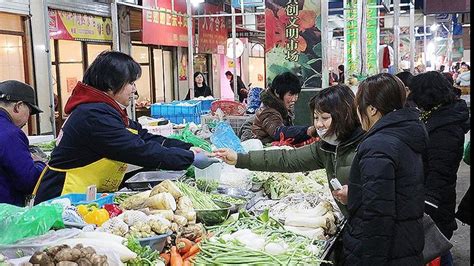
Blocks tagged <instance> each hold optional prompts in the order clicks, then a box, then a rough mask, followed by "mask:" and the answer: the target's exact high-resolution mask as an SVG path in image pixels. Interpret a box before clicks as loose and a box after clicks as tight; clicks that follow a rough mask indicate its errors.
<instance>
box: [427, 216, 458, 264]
mask: <svg viewBox="0 0 474 266" xmlns="http://www.w3.org/2000/svg"><path fill="white" fill-rule="evenodd" d="M423 231H424V232H425V246H424V248H423V261H424V263H425V264H426V263H429V262H430V261H432V260H434V259H435V258H437V257H439V256H441V255H444V254H445V253H446V252H448V251H449V250H450V249H451V248H452V247H453V244H451V242H449V240H448V239H447V238H446V237H445V236H444V235H443V234H442V233H441V231H439V228H438V227H437V226H436V224H435V222H434V221H433V219H431V217H430V216H429V215H428V214H426V213H424V214H423Z"/></svg>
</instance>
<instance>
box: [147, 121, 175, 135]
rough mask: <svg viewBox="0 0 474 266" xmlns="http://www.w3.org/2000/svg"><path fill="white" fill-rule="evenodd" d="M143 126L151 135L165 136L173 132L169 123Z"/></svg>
mask: <svg viewBox="0 0 474 266" xmlns="http://www.w3.org/2000/svg"><path fill="white" fill-rule="evenodd" d="M143 128H144V129H146V130H148V132H149V133H150V134H153V135H161V136H163V137H167V136H169V135H171V134H173V125H172V124H171V123H168V124H166V125H162V126H144V127H143Z"/></svg>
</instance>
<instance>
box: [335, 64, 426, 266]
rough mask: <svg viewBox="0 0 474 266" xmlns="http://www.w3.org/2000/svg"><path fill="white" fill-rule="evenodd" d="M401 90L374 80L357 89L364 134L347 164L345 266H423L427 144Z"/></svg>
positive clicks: (395, 83)
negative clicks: (425, 151)
mask: <svg viewBox="0 0 474 266" xmlns="http://www.w3.org/2000/svg"><path fill="white" fill-rule="evenodd" d="M405 101H406V91H405V86H404V84H403V83H402V81H400V79H398V78H397V77H395V76H393V75H390V74H386V73H383V74H378V75H375V76H372V77H369V78H367V79H366V80H364V81H363V82H362V83H361V84H360V85H359V90H358V92H357V95H356V105H357V106H358V114H359V119H360V121H361V124H362V128H363V129H364V130H367V133H366V136H365V138H364V139H363V140H362V143H361V144H360V145H359V147H358V150H357V154H356V156H355V157H354V161H353V163H352V167H351V172H350V176H349V188H348V203H347V207H348V211H349V218H348V222H347V225H346V228H345V231H344V236H343V246H344V265H351V266H353V265H364V266H366V265H367V266H368V265H370V266H374V265H384V266H385V265H404V266H406V265H423V254H422V253H423V246H424V233H423V224H422V217H423V208H424V203H423V200H424V190H423V161H422V154H421V153H422V151H423V150H424V149H425V147H426V144H427V142H428V135H427V132H426V129H425V127H424V125H423V123H421V121H420V120H419V112H418V110H417V109H415V108H404V104H405Z"/></svg>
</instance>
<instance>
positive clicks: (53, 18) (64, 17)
mask: <svg viewBox="0 0 474 266" xmlns="http://www.w3.org/2000/svg"><path fill="white" fill-rule="evenodd" d="M48 13H49V14H48V15H49V36H50V37H51V38H53V39H60V40H95V41H111V40H112V20H111V19H110V18H103V17H99V16H92V15H87V14H80V13H74V12H68V11H62V10H54V9H49V10H48Z"/></svg>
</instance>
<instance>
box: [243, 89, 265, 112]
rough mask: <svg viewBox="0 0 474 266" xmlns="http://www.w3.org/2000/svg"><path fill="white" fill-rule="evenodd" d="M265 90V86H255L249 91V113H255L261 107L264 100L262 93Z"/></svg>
mask: <svg viewBox="0 0 474 266" xmlns="http://www.w3.org/2000/svg"><path fill="white" fill-rule="evenodd" d="M262 91H263V88H259V87H254V88H251V89H250V91H249V96H248V98H247V113H248V114H254V113H255V111H256V110H257V109H258V108H259V107H260V104H261V103H262V101H261V100H260V93H261V92H262Z"/></svg>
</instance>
